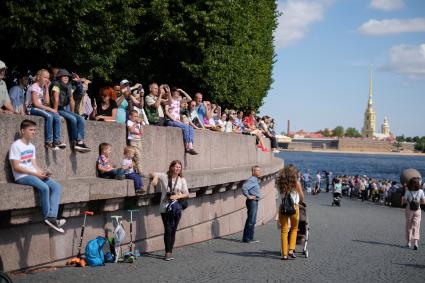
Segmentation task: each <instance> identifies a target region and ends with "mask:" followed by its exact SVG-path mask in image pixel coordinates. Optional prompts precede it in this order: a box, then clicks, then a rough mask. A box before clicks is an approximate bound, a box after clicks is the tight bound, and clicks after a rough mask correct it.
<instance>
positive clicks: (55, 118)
mask: <svg viewBox="0 0 425 283" xmlns="http://www.w3.org/2000/svg"><path fill="white" fill-rule="evenodd" d="M30 114H31V115H34V116H41V117H43V118H44V120H45V121H44V141H45V142H52V141H60V140H61V117H60V116H59V115H58V114H57V113H53V112H49V111H46V110H43V109H39V108H35V107H32V108H31V109H30Z"/></svg>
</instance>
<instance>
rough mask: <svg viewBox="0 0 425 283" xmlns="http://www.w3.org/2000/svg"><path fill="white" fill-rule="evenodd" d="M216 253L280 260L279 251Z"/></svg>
mask: <svg viewBox="0 0 425 283" xmlns="http://www.w3.org/2000/svg"><path fill="white" fill-rule="evenodd" d="M216 253H219V254H228V255H237V256H242V257H262V258H272V259H280V258H281V254H280V251H268V250H261V251H257V252H235V253H231V252H225V251H216Z"/></svg>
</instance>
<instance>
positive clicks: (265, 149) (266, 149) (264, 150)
mask: <svg viewBox="0 0 425 283" xmlns="http://www.w3.org/2000/svg"><path fill="white" fill-rule="evenodd" d="M262 151H263V152H270V150H269V149H268V148H265V147H264V148H263V149H262Z"/></svg>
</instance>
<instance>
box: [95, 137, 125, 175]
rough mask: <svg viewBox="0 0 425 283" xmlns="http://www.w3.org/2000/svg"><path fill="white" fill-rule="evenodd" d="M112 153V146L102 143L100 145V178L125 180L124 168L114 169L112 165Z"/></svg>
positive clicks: (98, 161)
mask: <svg viewBox="0 0 425 283" xmlns="http://www.w3.org/2000/svg"><path fill="white" fill-rule="evenodd" d="M111 153H112V145H111V144H109V143H105V142H104V143H101V144H100V145H99V158H98V159H97V171H98V177H100V178H107V179H111V178H115V179H117V180H124V179H125V171H124V169H122V168H118V167H114V166H113V165H112V164H111V161H110V159H109V158H110V157H111Z"/></svg>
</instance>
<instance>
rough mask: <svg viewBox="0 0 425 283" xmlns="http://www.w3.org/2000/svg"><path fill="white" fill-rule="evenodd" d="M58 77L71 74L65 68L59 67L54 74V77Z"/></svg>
mask: <svg viewBox="0 0 425 283" xmlns="http://www.w3.org/2000/svg"><path fill="white" fill-rule="evenodd" d="M60 77H71V74H70V73H69V72H68V71H67V70H66V69H59V72H58V73H57V74H56V78H60Z"/></svg>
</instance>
